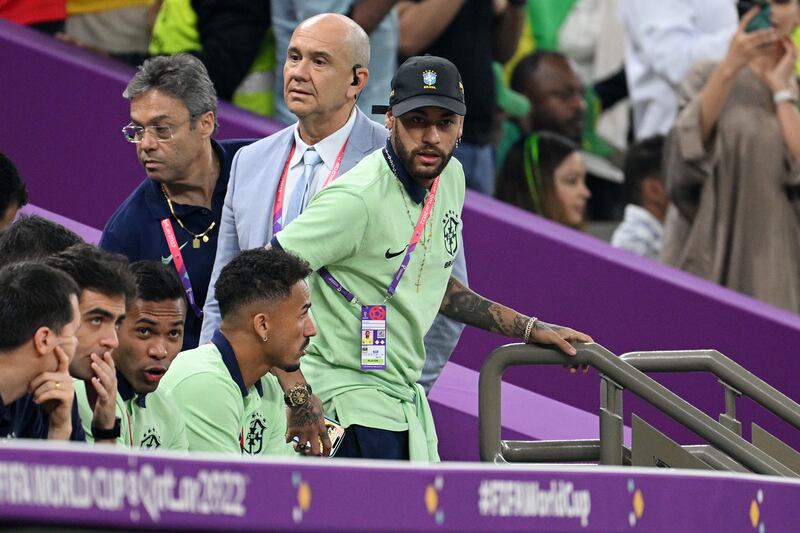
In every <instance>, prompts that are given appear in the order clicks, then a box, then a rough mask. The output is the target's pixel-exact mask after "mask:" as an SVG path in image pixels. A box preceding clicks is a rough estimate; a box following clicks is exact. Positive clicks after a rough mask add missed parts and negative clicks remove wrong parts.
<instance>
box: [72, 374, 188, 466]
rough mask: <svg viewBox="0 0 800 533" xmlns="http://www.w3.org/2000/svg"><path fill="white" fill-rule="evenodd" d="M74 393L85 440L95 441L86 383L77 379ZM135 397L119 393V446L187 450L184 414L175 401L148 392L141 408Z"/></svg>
mask: <svg viewBox="0 0 800 533" xmlns="http://www.w3.org/2000/svg"><path fill="white" fill-rule="evenodd" d="M73 381H74V383H75V394H76V396H77V401H78V414H79V415H80V417H81V424H82V425H83V430H84V432H85V433H86V440H87V441H89V442H91V441H93V440H94V439H93V438H92V409H91V407H89V401H88V399H87V397H86V382H85V381H83V380H79V379H75V380H73ZM135 399H136V397H134V398H132V399H131V400H128V401H125V400H123V399H122V396H120V395H119V393H117V398H116V412H117V416H118V417H119V419H120V436H119V438H118V439H117V444H118V445H120V446H125V447H131V448H140V449H161V450H180V451H187V450H188V449H189V443H188V441H187V438H186V428H185V425H184V421H183V416H182V415H181V413H180V412H179V411H177V410H175V408H174V401H173V399H172V397H171V396H170V395H169V393H167V392H166V391H162V390H161V389H160V388H159V389H156V390H155V391H154V392H151V393H149V394H148V395H147V396H146V399H145V407H141V406H139V405H138V404H137V403H136V401H135Z"/></svg>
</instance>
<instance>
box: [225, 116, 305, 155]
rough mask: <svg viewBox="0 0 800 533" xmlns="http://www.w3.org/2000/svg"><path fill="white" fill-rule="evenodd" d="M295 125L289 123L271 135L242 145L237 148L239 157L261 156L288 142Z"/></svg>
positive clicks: (292, 134) (291, 137) (292, 136)
mask: <svg viewBox="0 0 800 533" xmlns="http://www.w3.org/2000/svg"><path fill="white" fill-rule="evenodd" d="M294 128H295V125H294V124H291V125H289V126H286V127H285V128H283V129H282V130H279V131H276V132H275V133H273V134H272V135H267V136H266V137H264V138H263V139H259V140H257V141H255V142H251V143H248V144H246V145H242V146H240V147H239V148H238V151H237V155H238V157H239V159H240V160H241V159H243V158H245V159H246V158H250V157H262V156H263V155H264V154H265V153H270V152H271V151H272V150H274V149H275V148H276V147H278V146H283V145H284V144H288V143H289V142H290V141H291V140H292V139H293V138H294Z"/></svg>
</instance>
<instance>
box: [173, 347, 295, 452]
mask: <svg viewBox="0 0 800 533" xmlns="http://www.w3.org/2000/svg"><path fill="white" fill-rule="evenodd" d="M261 385H262V387H263V391H264V395H263V397H262V396H259V395H258V391H257V390H256V387H255V386H253V387H250V389H249V390H248V392H247V395H246V396H242V392H241V390H240V389H239V386H238V385H237V384H236V382H235V381H234V380H233V378H232V377H231V374H230V372H229V371H228V368H227V367H226V366H225V363H224V362H223V360H222V354H220V352H219V350H218V349H217V347H216V346H215V345H214V344H213V343H208V344H204V345H203V346H200V347H199V348H195V349H194V350H188V351H185V352H181V353H180V354H178V357H177V358H175V361H173V363H172V365H171V366H170V369H169V371H168V372H167V373H166V374H165V375H164V377H163V378H162V380H161V384H160V386H159V389H158V390H162V389H164V391H166V392H169V393H170V394H172V397H173V398H174V404H173V405H174V407H175V408H176V409H178V410H179V411H181V412H182V413H183V415H184V419H185V421H186V435H187V438H188V441H189V451H191V452H195V451H203V452H223V453H230V454H242V453H245V454H247V455H296V454H295V453H294V452H293V450H292V448H291V445H290V444H287V443H286V440H285V439H286V438H285V435H286V411H285V406H284V403H283V390H282V389H281V388H280V385H279V384H278V381H277V379H276V378H275V377H274V376H272V375H271V374H268V375H266V376H264V377H263V378H261ZM240 439H243V440H244V450H242V446H241V444H240Z"/></svg>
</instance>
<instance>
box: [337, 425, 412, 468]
mask: <svg viewBox="0 0 800 533" xmlns="http://www.w3.org/2000/svg"><path fill="white" fill-rule="evenodd" d="M336 457H355V458H361V459H398V460H401V461H408V431H388V430H385V429H375V428H368V427H364V426H350V427H348V428H347V429H346V430H345V432H344V439H343V440H342V444H341V445H340V446H339V450H338V451H337V452H336Z"/></svg>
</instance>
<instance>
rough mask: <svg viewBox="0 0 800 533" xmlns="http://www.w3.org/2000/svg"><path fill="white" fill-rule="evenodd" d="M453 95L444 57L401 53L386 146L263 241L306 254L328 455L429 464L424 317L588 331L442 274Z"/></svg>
mask: <svg viewBox="0 0 800 533" xmlns="http://www.w3.org/2000/svg"><path fill="white" fill-rule="evenodd" d="M465 114H466V105H465V103H464V87H463V85H462V82H461V76H460V75H459V72H458V70H457V69H456V67H455V66H454V65H453V64H452V63H451V62H450V61H448V60H446V59H443V58H440V57H435V56H420V57H413V58H410V59H408V60H407V61H406V62H405V63H403V65H402V66H401V67H400V68H399V69H398V71H397V74H396V75H395V78H394V80H393V81H392V92H391V97H390V100H389V108H388V112H387V113H386V123H387V125H388V126H389V129H390V131H391V134H390V137H389V139H388V141H387V142H386V146H385V147H384V148H383V149H382V150H376V151H374V152H372V153H371V154H370V155H368V156H366V157H365V158H364V159H362V160H361V162H360V163H359V164H358V165H356V166H355V167H354V168H353V169H351V170H350V171H349V172H347V173H346V174H344V175H343V176H341V177H340V178H339V179H337V180H336V181H334V182H333V183H331V184H330V185H328V186H327V187H325V188H324V189H322V191H320V192H319V193H318V194H317V195H316V196H315V197H314V198H313V199H312V201H311V203H310V204H309V205H308V207H307V209H306V210H305V211H304V212H303V213H302V214H301V215H300V216H298V217H297V218H296V219H295V220H294V221H293V222H292V223H291V224H289V225H288V226H287V227H286V228H285V229H283V230H282V231H281V232H280V233H278V234H277V236H276V237H274V238H273V239H272V243H271V244H272V247H273V248H283V249H285V250H287V251H290V252H292V253H296V254H297V255H298V256H300V257H302V258H303V259H305V260H307V261H308V262H309V264H310V266H311V268H313V269H314V270H315V275H314V276H312V277H311V278H309V286H310V287H311V294H312V298H313V300H314V308H315V318H316V320H317V323H318V324H319V336H317V337H315V338H314V340H313V342H312V343H311V345H310V346H309V349H308V352H309V353H308V356H307V357H305V358H304V359H303V364H302V371H303V374H304V375H305V378H306V380H307V381H308V382H309V383H310V384H311V385H313V387H314V392H315V394H317V395H318V396H319V398H320V399H321V400H322V401H323V402H325V413H326V414H327V415H328V416H333V417H335V418H337V419H338V421H339V423H340V424H341V425H342V426H344V427H345V428H347V432H346V433H345V436H344V439H343V441H342V443H341V447H340V448H339V451H338V452H337V457H367V458H377V459H406V460H407V459H411V460H417V461H438V459H439V454H438V450H437V438H436V431H435V428H434V425H433V418H432V415H431V410H430V406H429V405H428V401H427V399H426V397H425V392H424V390H423V389H422V387H421V386H419V385H418V384H417V381H418V380H419V377H420V372H421V370H422V365H423V363H424V361H425V347H424V345H423V337H424V335H425V333H426V332H427V331H428V329H429V328H430V326H431V323H432V322H433V319H434V317H435V316H436V313H438V312H441V313H443V314H445V315H446V316H448V317H450V318H452V319H454V320H456V321H458V322H462V323H464V324H468V325H473V326H477V327H480V328H482V329H486V330H489V331H495V332H497V333H501V334H503V335H507V336H510V337H516V338H518V339H522V340H524V341H525V342H537V343H547V344H555V345H556V346H558V347H559V348H560V349H562V350H563V351H564V352H566V353H568V354H573V355H574V354H575V349H574V348H573V347H572V346H571V345H570V344H569V342H570V341H577V342H588V341H590V340H591V339H590V337H589V336H587V335H584V334H582V333H578V332H576V331H574V330H572V329H570V328H564V327H560V326H551V325H548V324H545V323H544V322H541V321H538V320H537V319H536V318H534V317H528V316H525V315H523V314H520V313H517V312H516V311H514V310H512V309H509V308H508V307H505V306H503V305H500V304H496V303H494V302H491V301H489V300H486V299H485V298H483V297H481V296H479V295H477V294H475V293H474V292H472V291H471V290H470V289H468V288H467V287H465V286H464V285H463V284H462V283H460V282H459V281H458V280H456V279H455V278H453V277H452V276H451V270H452V267H453V261H454V259H455V256H456V253H457V251H458V243H459V234H460V233H461V210H462V207H463V205H464V172H463V170H462V169H461V164H460V163H459V162H458V161H457V160H456V159H453V158H452V155H453V151H454V149H455V146H456V144H457V142H458V139H459V138H460V137H461V132H462V125H463V123H464V115H465Z"/></svg>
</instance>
